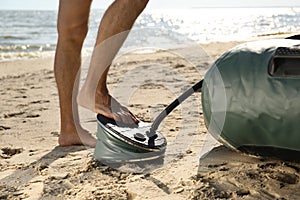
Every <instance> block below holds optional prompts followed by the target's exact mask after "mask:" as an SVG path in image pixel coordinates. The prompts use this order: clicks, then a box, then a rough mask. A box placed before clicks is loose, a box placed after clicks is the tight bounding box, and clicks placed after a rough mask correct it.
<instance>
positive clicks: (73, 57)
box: [54, 0, 96, 146]
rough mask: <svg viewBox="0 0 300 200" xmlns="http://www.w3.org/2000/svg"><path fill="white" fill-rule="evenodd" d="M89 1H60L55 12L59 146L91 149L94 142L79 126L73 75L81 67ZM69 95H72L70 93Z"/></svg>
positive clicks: (55, 68)
mask: <svg viewBox="0 0 300 200" xmlns="http://www.w3.org/2000/svg"><path fill="white" fill-rule="evenodd" d="M90 6H91V0H60V2H59V13H58V25H57V26H58V43H57V49H56V55H55V63H54V72H55V78H56V82H57V87H58V93H59V101H60V114H61V132H60V136H59V140H58V142H59V144H60V145H61V146H69V145H77V144H84V145H88V146H95V145H96V139H95V138H93V137H92V136H91V134H90V133H88V132H87V131H86V130H84V129H83V128H81V126H80V125H79V117H78V110H77V104H76V103H74V102H76V101H74V100H73V99H72V98H74V97H76V93H77V90H78V88H77V86H76V85H78V84H75V81H76V75H77V74H78V70H79V68H80V65H81V49H82V44H83V41H84V39H85V37H86V34H87V31H88V18H89V12H90ZM73 92H75V93H74V94H73Z"/></svg>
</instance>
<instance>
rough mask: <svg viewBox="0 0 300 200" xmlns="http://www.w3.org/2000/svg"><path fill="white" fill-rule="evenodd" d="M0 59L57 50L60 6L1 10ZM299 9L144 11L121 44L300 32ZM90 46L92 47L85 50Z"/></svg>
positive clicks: (96, 16) (92, 34) (91, 36)
mask: <svg viewBox="0 0 300 200" xmlns="http://www.w3.org/2000/svg"><path fill="white" fill-rule="evenodd" d="M103 13H104V11H103V10H92V12H91V15H90V23H89V33H88V36H87V38H86V41H85V44H84V47H85V48H84V50H85V51H86V52H90V51H91V49H92V47H93V46H94V43H95V38H96V34H97V28H98V26H99V22H100V20H101V17H102V16H103ZM0 16H1V21H0V61H3V60H11V59H18V58H32V57H40V56H45V55H53V53H54V51H55V48H56V42H57V28H56V24H57V11H38V10H34V11H29V10H22V11H18V10H11V11H10V10H0ZM299 22H300V8H194V9H163V10H146V11H145V12H144V13H143V14H142V15H141V16H140V17H139V18H138V20H137V21H136V23H135V25H134V29H133V31H131V33H130V35H129V37H128V40H127V41H126V43H125V44H124V47H123V48H125V49H126V48H139V49H141V50H142V49H146V48H151V47H154V48H172V47H173V46H174V44H180V43H193V42H194V43H207V42H212V41H237V40H247V39H251V38H253V37H259V36H265V35H278V34H284V33H297V32H300V26H299V24H300V23H299ZM87 50H88V51H87Z"/></svg>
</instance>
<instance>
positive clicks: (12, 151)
mask: <svg viewBox="0 0 300 200" xmlns="http://www.w3.org/2000/svg"><path fill="white" fill-rule="evenodd" d="M22 152H23V148H10V147H4V148H1V149H0V157H1V158H4V159H9V158H11V157H12V156H14V155H16V154H19V153H22Z"/></svg>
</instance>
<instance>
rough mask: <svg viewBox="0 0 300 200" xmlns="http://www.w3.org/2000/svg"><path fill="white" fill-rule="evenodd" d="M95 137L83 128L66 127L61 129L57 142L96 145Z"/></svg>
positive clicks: (65, 144) (66, 144)
mask: <svg viewBox="0 0 300 200" xmlns="http://www.w3.org/2000/svg"><path fill="white" fill-rule="evenodd" d="M96 141H97V140H96V139H95V138H94V137H93V136H92V135H91V134H90V133H89V132H88V131H86V130H84V129H83V128H77V129H76V128H72V127H71V128H67V129H65V130H62V131H61V133H60V135H59V138H58V144H59V145H60V146H72V145H85V146H89V147H95V146H96Z"/></svg>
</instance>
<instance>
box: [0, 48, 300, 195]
mask: <svg viewBox="0 0 300 200" xmlns="http://www.w3.org/2000/svg"><path fill="white" fill-rule="evenodd" d="M238 43H239V42H227V43H209V44H203V45H199V46H201V47H202V48H203V50H204V51H202V53H201V51H200V50H199V49H200V48H199V46H196V47H189V48H186V49H177V50H172V51H159V52H155V53H153V52H152V53H144V54H141V53H139V54H133V53H131V54H126V55H122V56H120V57H119V58H117V59H116V60H115V62H114V64H113V66H112V67H111V71H110V75H109V80H108V84H109V87H110V88H111V90H112V91H114V92H113V93H114V96H116V98H118V99H120V101H121V102H122V103H124V104H126V105H127V106H128V107H129V108H130V110H131V111H132V112H133V113H135V114H136V115H137V116H138V117H139V118H140V119H141V120H143V121H147V122H150V121H152V120H153V117H155V116H156V115H157V114H158V112H159V111H160V110H161V109H163V108H164V107H165V106H166V105H168V104H169V103H170V102H171V101H172V100H173V99H175V98H176V96H178V95H179V94H180V93H181V92H183V91H184V89H186V88H187V86H188V85H191V84H193V83H196V82H197V81H199V80H200V79H201V78H203V75H204V74H205V72H206V70H207V69H208V68H209V65H210V63H211V62H212V61H213V60H214V59H215V58H217V57H218V56H219V55H221V54H222V53H223V52H224V51H226V50H228V49H229V48H231V47H233V46H235V45H237V44H238ZM199 52H200V53H199ZM205 52H206V53H205ZM52 66H53V58H39V59H32V60H20V61H9V62H1V63H0V74H1V75H0V85H1V87H0V94H1V95H0V98H1V104H0V147H1V149H0V199H136V200H138V199H172V200H174V199H176V200H177V199H298V196H299V195H300V191H299V187H300V183H299V176H300V164H298V163H292V162H283V161H280V160H274V159H270V158H259V157H255V156H249V155H245V154H241V153H237V152H233V151H231V150H229V149H227V148H225V147H224V146H222V145H220V144H218V143H216V144H215V147H214V148H213V149H212V150H211V151H210V152H209V153H208V154H206V155H205V156H203V153H204V152H205V151H204V150H203V148H202V147H203V145H207V142H206V139H207V138H208V137H209V135H208V133H207V129H206V127H205V125H204V121H203V116H202V112H201V104H200V95H199V94H197V95H195V96H194V97H193V98H192V99H191V100H190V101H188V102H187V103H185V104H184V105H182V106H181V107H180V108H178V109H176V110H175V111H174V112H173V113H172V114H171V115H170V116H169V117H168V118H167V119H166V120H165V122H164V124H163V125H162V128H161V132H162V133H163V134H164V135H165V136H166V137H167V139H168V142H170V143H172V142H173V143H175V144H176V142H177V143H178V144H181V145H178V144H177V147H182V148H181V149H180V151H179V152H176V153H177V154H176V156H174V157H172V160H171V161H169V162H168V163H166V164H165V165H164V166H162V167H161V168H158V169H156V170H154V171H150V172H147V173H142V174H139V173H128V172H121V171H117V170H115V169H112V168H110V167H109V166H105V165H103V164H101V163H100V162H98V161H95V160H94V159H93V152H94V149H93V148H86V147H84V146H72V147H59V146H58V145H57V139H58V135H59V104H58V95H57V90H56V85H55V79H54V75H53V69H52ZM83 68H84V67H83ZM85 72H86V69H83V74H85ZM132 80H134V81H132ZM128 85H130V86H132V87H131V88H133V89H132V91H129V92H128V91H125V94H127V93H128V94H130V97H129V98H128V97H126V96H124V91H123V90H124V88H123V87H122V86H128ZM120 88H123V89H120ZM129 89H130V88H129ZM122 91H123V92H122ZM80 113H81V115H82V123H83V125H84V126H85V127H86V128H88V129H89V130H91V132H93V131H95V130H96V122H95V116H94V115H93V114H92V113H89V112H87V111H85V110H84V109H80ZM177 135H179V136H180V137H183V138H184V139H183V140H179V139H178V138H176V136H177ZM200 157H201V159H200Z"/></svg>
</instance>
